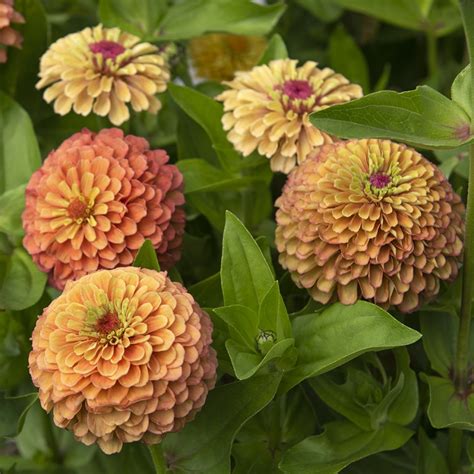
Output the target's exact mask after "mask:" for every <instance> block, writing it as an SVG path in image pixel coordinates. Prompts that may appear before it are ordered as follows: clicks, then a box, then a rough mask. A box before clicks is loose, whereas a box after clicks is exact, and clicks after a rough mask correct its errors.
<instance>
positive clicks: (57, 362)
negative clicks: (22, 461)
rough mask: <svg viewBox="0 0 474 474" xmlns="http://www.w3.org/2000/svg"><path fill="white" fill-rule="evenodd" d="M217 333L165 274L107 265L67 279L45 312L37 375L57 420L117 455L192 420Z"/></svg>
mask: <svg viewBox="0 0 474 474" xmlns="http://www.w3.org/2000/svg"><path fill="white" fill-rule="evenodd" d="M211 333H212V323H211V320H210V318H209V316H208V315H207V314H206V313H205V312H204V311H203V310H202V309H201V308H200V307H199V306H198V305H197V303H196V302H195V301H194V299H193V297H192V296H191V295H190V294H189V293H188V292H187V291H186V290H185V289H184V288H183V287H182V286H181V285H180V284H179V283H173V282H172V281H171V280H170V279H169V278H168V277H167V276H166V273H165V272H155V271H153V270H146V269H138V268H132V267H127V268H117V269H115V270H102V271H99V272H95V273H93V274H91V275H87V276H85V277H83V278H81V279H80V280H78V281H76V282H70V283H68V285H67V287H66V289H65V291H64V293H63V294H62V295H61V296H59V297H58V298H57V299H56V300H54V301H53V302H52V303H51V304H50V305H49V306H48V307H47V308H46V309H45V310H44V312H43V314H42V315H41V316H40V317H39V318H38V320H37V323H36V327H35V329H34V331H33V335H32V342H33V349H32V351H31V353H30V357H29V363H30V373H31V377H32V379H33V382H34V384H35V385H36V386H37V387H38V388H39V397H40V401H41V405H42V407H43V408H44V409H45V410H46V411H47V412H50V411H51V410H52V411H53V414H54V422H55V424H56V425H57V426H59V427H61V428H67V429H68V430H71V431H72V432H73V434H74V435H75V437H76V438H77V439H78V440H79V441H81V442H83V443H84V444H87V445H89V444H92V443H94V442H97V443H98V444H99V446H100V448H101V449H102V450H103V451H104V452H106V453H107V454H111V453H116V452H118V451H120V450H121V448H122V444H123V443H130V442H133V441H139V440H142V441H144V442H145V443H149V444H153V443H157V442H159V441H160V440H161V439H162V437H163V435H165V434H166V433H169V432H173V431H179V430H180V429H181V428H182V427H183V426H184V425H185V423H187V422H188V421H190V420H191V419H193V418H194V416H195V414H196V412H197V411H198V410H199V409H200V408H201V407H202V405H203V404H204V402H205V400H206V397H207V393H208V391H209V390H210V389H212V388H213V387H214V384H215V380H216V366H217V362H216V354H215V352H214V350H213V349H212V348H211V346H210V344H211Z"/></svg>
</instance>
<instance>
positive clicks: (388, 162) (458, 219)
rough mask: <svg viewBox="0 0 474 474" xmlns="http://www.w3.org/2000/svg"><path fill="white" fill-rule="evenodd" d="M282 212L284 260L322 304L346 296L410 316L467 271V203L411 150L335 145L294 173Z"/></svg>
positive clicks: (371, 143)
mask: <svg viewBox="0 0 474 474" xmlns="http://www.w3.org/2000/svg"><path fill="white" fill-rule="evenodd" d="M276 206H277V207H278V208H279V209H278V211H277V214H276V221H277V229H276V245H277V248H278V251H279V252H280V263H281V264H282V265H283V267H284V268H287V269H288V270H289V271H290V273H291V276H292V278H293V280H294V281H295V282H296V283H297V284H298V285H299V286H301V287H304V288H307V289H308V290H309V292H310V294H311V296H312V297H313V298H314V299H315V300H316V301H319V302H321V303H327V302H329V301H332V300H334V299H335V298H336V295H337V297H338V299H339V300H340V301H341V302H342V303H344V304H352V303H355V302H356V301H357V299H358V298H364V299H367V300H372V301H373V302H375V303H376V304H378V305H380V306H382V307H385V308H387V307H389V306H396V307H397V308H398V309H399V310H401V311H403V312H410V311H413V310H415V309H417V308H418V307H419V306H420V304H421V303H422V302H423V300H428V299H430V298H432V297H433V296H435V295H436V294H437V293H438V291H439V288H440V281H441V280H445V281H450V280H453V279H454V278H455V277H456V275H457V273H458V269H459V266H460V264H461V253H462V248H463V244H462V238H463V233H464V222H463V213H464V206H463V204H462V202H461V198H460V197H459V196H458V195H457V194H456V193H455V192H454V191H453V190H452V188H451V185H450V184H449V182H448V181H447V180H446V179H445V178H444V176H443V175H442V173H441V171H440V170H439V169H438V168H437V167H436V166H434V165H433V164H432V163H430V162H429V161H428V160H426V159H425V158H423V156H421V155H420V154H419V153H417V152H416V151H415V150H413V149H412V148H408V147H406V146H405V145H400V144H398V143H393V142H391V141H389V140H375V139H370V140H352V141H348V142H340V143H337V144H332V145H326V146H324V147H323V148H322V150H321V152H320V154H319V155H318V157H317V158H312V159H308V160H306V161H305V162H304V163H303V164H302V165H301V166H299V167H298V168H296V169H295V170H294V171H293V172H292V173H291V174H290V176H289V178H288V181H287V183H286V185H285V188H284V190H283V194H282V196H281V197H280V198H278V200H277V202H276Z"/></svg>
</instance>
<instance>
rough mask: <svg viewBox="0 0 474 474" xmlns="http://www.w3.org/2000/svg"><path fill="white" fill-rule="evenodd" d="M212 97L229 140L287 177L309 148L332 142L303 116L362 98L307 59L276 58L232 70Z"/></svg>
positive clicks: (359, 91) (357, 90)
mask: <svg viewBox="0 0 474 474" xmlns="http://www.w3.org/2000/svg"><path fill="white" fill-rule="evenodd" d="M226 84H227V85H228V86H229V89H228V90H226V91H224V92H222V93H221V94H220V95H219V96H217V99H218V100H220V101H222V102H223V103H224V115H223V117H222V124H223V126H224V129H225V130H228V131H229V133H228V135H227V137H228V139H229V141H230V142H231V143H232V144H233V145H234V147H235V149H236V150H237V151H239V152H241V153H242V154H243V155H244V156H248V155H250V153H252V152H253V151H255V150H257V151H258V153H260V154H261V155H264V156H266V157H267V158H269V159H270V160H271V161H270V166H271V168H272V170H273V171H282V172H283V173H289V172H290V171H291V170H292V169H293V168H294V167H295V166H296V164H300V163H302V162H303V161H304V160H305V159H306V158H307V157H308V156H309V155H311V154H313V153H314V151H315V148H317V147H320V146H321V145H323V144H325V143H332V141H333V138H332V137H331V136H330V135H328V134H327V133H325V132H323V131H321V130H318V129H317V128H316V127H314V126H313V125H312V124H311V123H310V121H309V114H310V113H311V112H315V111H317V110H321V109H325V108H327V107H330V106H331V105H335V104H340V103H343V102H348V101H350V100H352V99H356V98H359V97H361V96H362V89H361V88H360V86H358V85H355V84H350V83H349V81H348V80H347V79H346V78H345V77H344V76H342V75H341V74H337V73H335V72H334V71H333V70H332V69H329V68H324V69H319V68H318V67H317V63H315V62H312V61H308V62H306V63H305V64H304V65H303V66H301V67H297V61H295V60H291V59H277V60H275V61H271V62H270V64H268V65H263V66H257V67H254V68H253V69H252V70H251V71H249V72H238V73H236V75H235V79H234V80H232V81H230V82H226Z"/></svg>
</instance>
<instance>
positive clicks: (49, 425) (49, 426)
mask: <svg viewBox="0 0 474 474" xmlns="http://www.w3.org/2000/svg"><path fill="white" fill-rule="evenodd" d="M42 420H43V434H44V437H45V440H46V444H47V446H48V447H49V449H50V450H51V454H52V456H53V460H54V462H55V463H57V464H61V457H62V456H61V451H60V449H59V446H58V442H57V440H56V436H55V434H54V430H53V421H52V420H51V418H50V416H49V415H47V414H46V413H42Z"/></svg>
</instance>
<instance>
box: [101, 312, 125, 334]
mask: <svg viewBox="0 0 474 474" xmlns="http://www.w3.org/2000/svg"><path fill="white" fill-rule="evenodd" d="M119 325H120V320H119V317H118V316H117V315H116V314H115V313H106V314H104V315H103V316H102V317H101V318H100V319H99V320H98V321H97V323H96V325H95V330H96V331H97V332H98V333H99V334H109V333H111V332H112V331H114V330H115V329H117V328H118V327H119Z"/></svg>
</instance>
